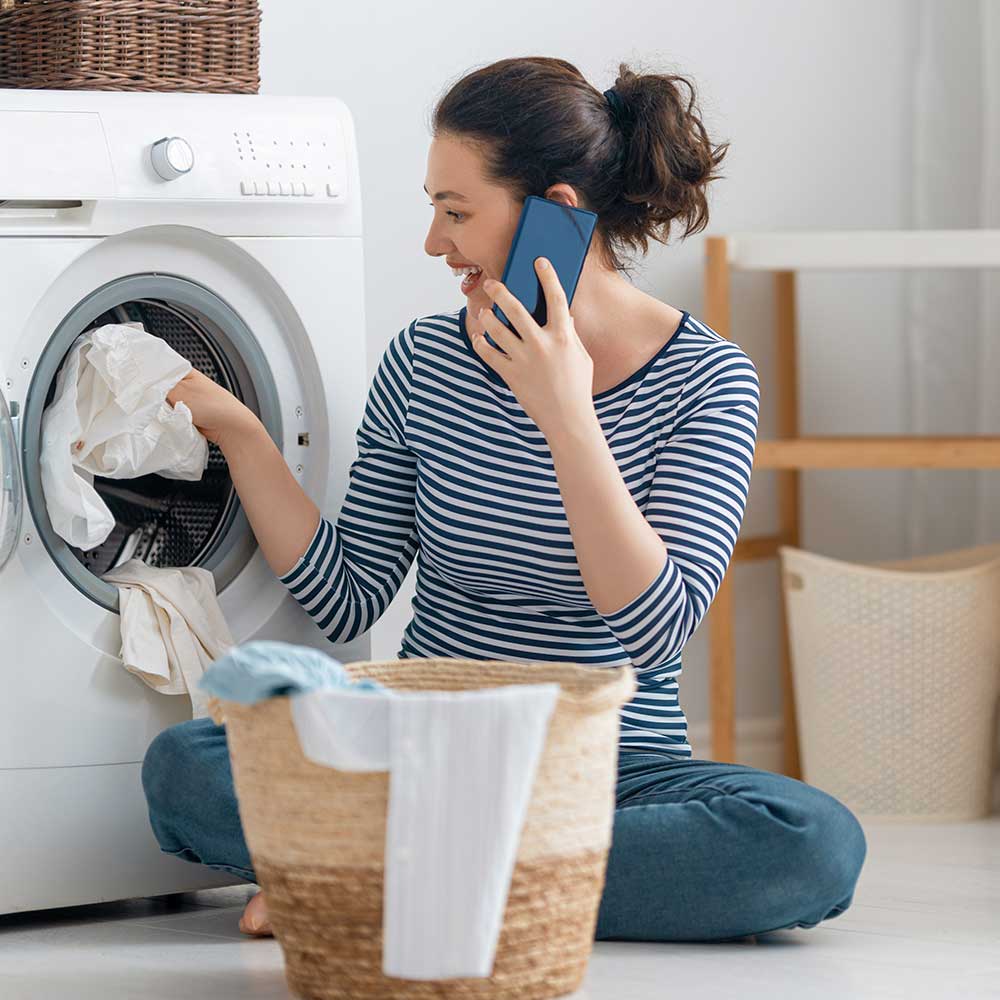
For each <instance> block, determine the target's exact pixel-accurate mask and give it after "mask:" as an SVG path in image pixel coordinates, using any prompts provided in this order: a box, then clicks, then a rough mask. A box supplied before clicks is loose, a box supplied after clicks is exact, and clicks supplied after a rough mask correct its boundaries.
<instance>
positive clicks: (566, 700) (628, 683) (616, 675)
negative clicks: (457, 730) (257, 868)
mask: <svg viewBox="0 0 1000 1000" xmlns="http://www.w3.org/2000/svg"><path fill="white" fill-rule="evenodd" d="M400 663H403V664H412V663H423V664H425V665H426V664H427V663H442V664H447V665H449V666H452V667H454V666H455V665H456V664H457V665H461V666H467V667H472V668H474V669H475V670H476V671H477V672H483V668H484V667H485V668H486V671H485V672H486V673H491V672H492V673H493V674H494V675H495V674H497V673H500V672H501V670H502V669H503V670H506V669H509V668H510V667H511V666H514V667H530V666H534V665H538V666H543V667H545V668H556V670H557V672H559V673H564V674H566V675H567V679H568V678H569V677H572V676H575V677H578V678H580V679H583V678H585V679H586V680H587V681H592V682H593V686H592V687H591V688H590V690H588V691H585V692H583V693H578V692H575V691H572V690H569V689H567V688H566V687H565V686H564V685H562V684H560V682H559V680H558V679H557V678H555V677H545V678H539V679H538V680H537V681H531V680H528V679H524V678H517V679H511V681H510V685H509V686H511V687H513V686H522V685H533V684H557V685H559V693H558V696H557V699H556V704H557V706H558V705H559V704H562V705H566V706H568V707H571V708H572V709H574V710H575V711H577V712H584V713H587V714H590V713H593V712H600V711H604V710H605V709H606V708H607V707H608V702H609V701H613V702H617V703H619V704H625V703H626V702H628V701H629V699H630V698H631V697H632V696H633V695H634V694H635V692H636V690H637V689H638V685H637V683H636V679H635V669H634V668H633V667H632V665H631V664H623V665H621V666H617V667H589V666H584V665H583V664H580V663H570V662H562V661H557V662H553V661H539V662H538V663H537V664H536V663H535V662H534V661H532V662H525V661H518V662H515V661H511V660H467V659H462V658H458V657H406V658H400V659H390V660H354V661H352V662H350V663H345V664H343V666H344V668H345V669H347V670H348V671H349V672H350V668H351V667H361V666H393V665H396V664H400ZM491 668H492V669H491ZM361 676H364V675H361ZM317 690H322V689H317ZM417 690H418V691H419V690H423V691H434V690H447V689H444V688H442V689H437V688H433V687H431V688H419V689H417ZM450 690H469V691H475V690H479V688H476V687H474V686H473V687H470V688H459V689H454V688H453V689H450ZM297 694H298V692H292V693H291V694H281V695H272V696H271V697H269V698H262V699H260V700H259V701H257V702H252V703H246V702H240V701H231V700H229V699H223V698H218V697H216V696H215V695H210V696H209V697H208V700H207V705H208V707H209V714H210V715H211V717H212V719H213V721H215V722H216V724H218V725H222V724H224V718H225V714H226V710H227V708H228V706H234V707H235V708H236V709H238V710H243V709H253V708H256V707H258V706H260V705H262V704H270V703H273V702H282V701H290V700H291V699H292V698H294V697H296V696H297Z"/></svg>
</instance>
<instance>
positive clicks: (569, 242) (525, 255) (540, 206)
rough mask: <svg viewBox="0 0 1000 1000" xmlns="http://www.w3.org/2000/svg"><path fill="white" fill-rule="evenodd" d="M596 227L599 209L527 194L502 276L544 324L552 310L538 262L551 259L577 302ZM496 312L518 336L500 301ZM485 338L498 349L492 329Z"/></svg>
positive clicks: (505, 324) (569, 293)
mask: <svg viewBox="0 0 1000 1000" xmlns="http://www.w3.org/2000/svg"><path fill="white" fill-rule="evenodd" d="M596 225H597V213H596V212H588V211H587V210H586V209H584V208H572V207H570V206H569V205H564V204H562V202H558V201H551V200H550V199H548V198H539V197H537V196H536V195H533V194H531V195H528V197H527V198H525V200H524V206H523V207H522V208H521V218H520V219H519V220H518V223H517V229H516V230H515V232H514V239H513V241H512V242H511V245H510V252H509V253H508V254H507V263H506V264H505V265H504V269H503V278H501V279H500V280H501V281H502V282H503V284H504V287H505V288H507V289H508V290H509V291H510V292H511V294H512V295H514V296H515V297H516V298H517V299H518V300H519V301H520V302H521V304H522V305H523V306H524V308H525V309H527V310H528V312H529V313H531V316H532V318H533V319H534V320H535V322H536V323H537V324H538V325H539V326H544V325H545V323H546V319H547V309H546V304H545V291H544V289H543V288H542V283H541V281H539V279H538V273H537V271H536V270H535V261H536V260H537V259H538V258H539V257H546V258H547V259H548V260H549V263H550V264H551V265H552V267H554V268H555V271H556V275H557V277H558V278H559V284H561V285H562V287H563V290H564V291H565V292H566V301H567V303H572V301H573V294H574V293H575V292H576V283H577V281H579V279H580V272H581V271H582V270H583V262H584V259H585V258H586V256H587V250H588V249H589V248H590V241H591V239H592V237H593V235H594V227H595V226H596ZM493 315H494V316H496V318H497V319H498V320H500V322H501V323H503V325H504V326H506V327H507V329H508V330H511V331H512V332H513V333H514V334H517V330H516V329H515V327H514V325H513V324H512V323H511V322H510V320H508V319H507V317H506V316H505V315H504V313H503V310H502V309H501V308H500V306H499V305H497V304H496V303H494V304H493ZM518 336H519V334H518ZM486 339H487V340H488V341H489V342H490V344H492V346H493V347H497V345H496V344H495V343H494V342H493V340H492V338H491V337H490V335H489V334H488V333H487V334H486ZM497 349H498V350H499V348H497Z"/></svg>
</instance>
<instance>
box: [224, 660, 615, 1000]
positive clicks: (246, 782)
mask: <svg viewBox="0 0 1000 1000" xmlns="http://www.w3.org/2000/svg"><path fill="white" fill-rule="evenodd" d="M345 669H346V670H347V671H348V673H349V674H350V675H351V676H352V677H354V678H355V679H357V678H360V677H370V678H373V679H374V680H376V681H378V682H379V683H381V684H384V685H385V686H386V687H391V688H396V689H399V690H411V691H412V690H437V691H457V690H468V689H479V688H490V687H498V686H503V685H509V684H532V683H537V684H541V683H551V682H556V683H558V684H559V685H560V687H561V690H560V692H559V697H558V700H557V702H556V707H555V710H554V712H553V714H552V717H551V720H550V722H549V728H548V734H547V738H546V743H545V746H544V749H543V751H542V754H541V757H540V759H539V764H538V771H537V774H536V777H535V783H534V786H533V789H532V795H531V799H530V801H529V804H528V809H527V812H526V815H525V821H524V827H523V829H522V832H521V839H520V843H519V847H518V852H517V858H516V863H515V867H514V873H513V878H512V880H511V883H510V891H509V894H508V898H507V906H506V909H505V912H504V920H503V925H502V928H501V931H500V937H499V941H498V943H497V951H496V960H495V963H494V966H493V973H492V975H491V976H490V977H489V978H463V979H447V980H433V981H431V980H411V979H396V978H391V977H387V976H384V975H383V974H382V879H383V860H384V845H385V828H386V810H387V806H388V791H389V774H388V772H376V773H363V772H348V771H339V770H335V769H333V768H330V767H325V766H322V765H319V764H315V763H313V762H312V761H310V760H309V759H308V758H307V757H305V756H304V755H303V753H302V751H301V749H300V746H299V742H298V738H297V735H296V731H295V726H294V723H293V721H292V717H291V711H290V704H289V699H288V698H287V697H275V698H270V699H268V700H266V701H262V702H258V703H257V704H255V705H241V704H237V703H235V702H231V701H222V702H218V701H216V702H215V711H214V712H213V718H215V720H216V722H222V721H224V722H225V723H226V730H227V737H228V741H229V755H230V760H231V762H232V770H233V781H234V784H235V788H236V794H237V799H238V801H239V810H240V819H241V821H242V824H243V831H244V835H245V837H246V841H247V846H248V847H249V849H250V855H251V857H252V859H253V864H254V871H255V872H256V875H257V880H258V882H259V883H260V885H261V888H262V889H263V890H264V892H266V893H267V906H268V913H269V915H270V919H271V925H272V928H273V930H274V934H275V937H276V938H277V939H278V941H279V943H280V944H281V948H282V951H283V952H284V955H285V963H286V970H285V971H286V977H287V980H288V985H289V987H290V988H291V989H292V991H293V992H294V993H295V994H296V995H297V996H300V997H303V998H307V1000H334V998H336V1000H341V998H343V1000H347V998H354V1000H359V998H375V997H378V998H382V1000H397V998H399V1000H401V998H406V1000H410V998H418V997H420V998H422V997H435V998H440V997H454V998H458V997H461V998H469V1000H499V998H508V997H518V998H519V1000H535V998H545V997H557V996H563V995H565V994H567V993H571V992H573V991H574V990H576V989H577V988H578V987H579V985H580V982H581V980H582V979H583V976H584V973H585V972H586V968H587V963H588V961H589V958H590V953H591V950H592V947H593V940H594V931H595V927H596V924H597V911H598V907H599V905H600V899H601V893H602V890H603V887H604V874H605V867H606V862H607V853H608V847H609V846H610V843H611V830H612V823H613V820H614V805H615V780H616V764H617V758H618V749H617V747H618V722H619V711H620V709H621V706H622V705H623V704H624V703H625V702H627V701H628V700H629V699H630V698H631V697H632V695H633V694H634V693H635V676H634V674H633V672H632V669H631V668H630V667H617V668H613V669H595V668H593V667H584V666H580V665H578V664H573V663H510V662H506V661H499V660H459V659H419V658H414V659H404V660H391V661H387V662H368V661H366V662H359V663H350V664H345Z"/></svg>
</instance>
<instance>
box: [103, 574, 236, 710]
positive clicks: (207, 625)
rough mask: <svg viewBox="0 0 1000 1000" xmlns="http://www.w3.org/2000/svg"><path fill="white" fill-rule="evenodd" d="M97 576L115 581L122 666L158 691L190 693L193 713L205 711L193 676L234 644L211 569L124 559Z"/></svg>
mask: <svg viewBox="0 0 1000 1000" xmlns="http://www.w3.org/2000/svg"><path fill="white" fill-rule="evenodd" d="M101 579H102V580H106V581H107V582H108V583H112V584H116V585H117V586H118V601H119V614H120V618H121V636H122V648H121V652H120V654H119V655H120V656H121V658H122V661H123V663H124V665H125V669H126V670H128V671H129V672H130V673H133V674H135V676H136V677H138V678H140V679H141V680H143V681H145V682H146V684H148V685H149V686H150V687H151V688H153V689H154V690H156V691H159V692H160V694H184V693H187V694H189V695H190V698H191V717H192V718H194V719H197V718H202V717H205V716H207V715H209V714H210V713H209V709H208V699H209V697H210V695H209V694H207V693H206V692H205V691H204V690H202V689H201V688H200V687H199V686H198V681H199V680H201V677H202V675H203V674H204V673H205V670H206V669H207V668H208V666H209V665H210V664H211V663H212V661H213V660H215V659H217V658H218V657H220V656H222V655H223V654H224V653H225V652H226V650H228V649H229V648H230V647H231V646H232V645H233V637H232V635H231V634H230V631H229V626H228V625H227V624H226V620H225V618H224V617H223V615H222V609H221V608H220V607H219V601H218V598H217V597H216V593H215V578H214V577H213V576H212V574H211V572H209V570H207V569H203V568H201V567H200V566H183V567H177V568H169V569H168V568H162V569H161V568H159V567H156V566H147V565H146V564H145V563H144V562H142V561H141V560H139V559H129V560H128V561H127V562H124V563H122V564H121V565H120V566H116V567H115V568H114V569H113V570H111V571H109V572H107V573H105V574H104V575H103V576H102V577H101Z"/></svg>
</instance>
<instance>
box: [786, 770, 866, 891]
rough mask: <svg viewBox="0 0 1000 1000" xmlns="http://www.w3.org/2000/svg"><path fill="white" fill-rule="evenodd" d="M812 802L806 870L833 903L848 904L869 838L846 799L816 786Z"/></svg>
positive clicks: (804, 850) (804, 857)
mask: <svg viewBox="0 0 1000 1000" xmlns="http://www.w3.org/2000/svg"><path fill="white" fill-rule="evenodd" d="M810 787H812V786H810ZM813 791H814V793H815V794H814V795H813V796H812V798H811V801H810V803H809V805H810V809H809V816H810V822H809V823H808V824H806V826H805V832H804V833H803V837H802V840H801V845H800V846H801V848H802V853H801V855H800V859H801V864H802V866H803V870H804V871H805V872H808V873H809V879H810V881H811V882H812V884H813V885H814V886H816V887H817V888H819V887H822V889H823V890H824V891H825V893H826V894H827V896H828V898H829V900H830V902H831V903H832V904H842V906H843V909H846V908H847V905H849V903H850V901H851V899H852V898H853V895H854V889H855V886H856V885H857V881H858V877H859V876H860V874H861V869H862V867H863V865H864V862H865V858H866V856H867V853H868V842H867V840H866V839H865V832H864V830H863V829H862V826H861V823H860V822H859V821H858V818H857V817H856V816H855V815H854V813H853V812H851V810H850V809H848V808H847V806H845V805H844V804H843V803H842V802H840V801H839V800H838V799H836V798H834V797H833V796H832V795H829V794H827V793H826V792H823V791H822V790H820V789H814V790H813Z"/></svg>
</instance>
